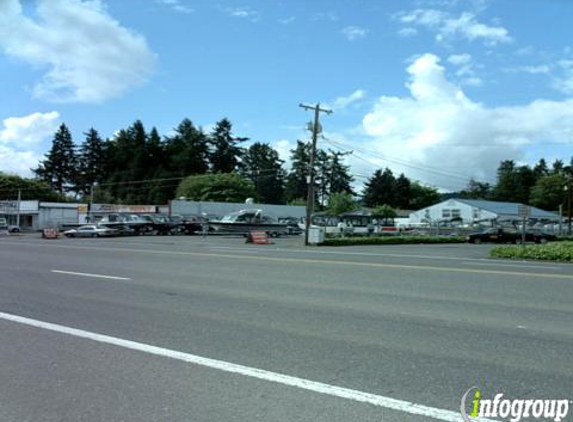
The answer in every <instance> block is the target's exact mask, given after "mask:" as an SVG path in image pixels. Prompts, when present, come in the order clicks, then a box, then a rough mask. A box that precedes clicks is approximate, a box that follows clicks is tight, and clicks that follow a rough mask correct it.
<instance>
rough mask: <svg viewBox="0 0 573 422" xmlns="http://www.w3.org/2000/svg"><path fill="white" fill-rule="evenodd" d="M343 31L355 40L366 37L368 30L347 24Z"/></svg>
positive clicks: (349, 38)
mask: <svg viewBox="0 0 573 422" xmlns="http://www.w3.org/2000/svg"><path fill="white" fill-rule="evenodd" d="M341 32H342V34H343V35H344V36H345V37H346V38H347V39H348V40H349V41H355V40H358V39H360V38H364V37H365V36H366V34H367V32H368V31H367V30H366V29H364V28H361V27H359V26H347V27H346V28H343V29H342V31H341Z"/></svg>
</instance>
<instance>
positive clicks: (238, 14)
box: [225, 7, 260, 22]
mask: <svg viewBox="0 0 573 422" xmlns="http://www.w3.org/2000/svg"><path fill="white" fill-rule="evenodd" d="M225 12H226V13H227V14H229V15H230V16H232V17H234V18H241V19H249V20H250V21H251V22H258V21H259V18H260V17H259V12H257V11H256V10H253V9H251V8H250V7H228V8H226V9H225Z"/></svg>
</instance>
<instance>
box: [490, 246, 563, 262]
mask: <svg viewBox="0 0 573 422" xmlns="http://www.w3.org/2000/svg"><path fill="white" fill-rule="evenodd" d="M490 255H491V257H493V258H509V259H534V260H539V261H560V262H573V242H571V241H563V242H552V243H547V244H545V245H528V246H526V247H525V248H524V247H522V246H497V247H495V248H493V249H492V250H491V252H490Z"/></svg>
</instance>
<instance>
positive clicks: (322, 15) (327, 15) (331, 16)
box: [311, 12, 338, 22]
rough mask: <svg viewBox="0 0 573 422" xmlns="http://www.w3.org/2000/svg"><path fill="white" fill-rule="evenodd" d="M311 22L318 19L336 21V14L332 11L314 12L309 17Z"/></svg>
mask: <svg viewBox="0 0 573 422" xmlns="http://www.w3.org/2000/svg"><path fill="white" fill-rule="evenodd" d="M311 21H313V22H319V21H330V22H337V21H338V15H337V14H336V13H334V12H319V13H315V14H314V16H313V17H312V18H311Z"/></svg>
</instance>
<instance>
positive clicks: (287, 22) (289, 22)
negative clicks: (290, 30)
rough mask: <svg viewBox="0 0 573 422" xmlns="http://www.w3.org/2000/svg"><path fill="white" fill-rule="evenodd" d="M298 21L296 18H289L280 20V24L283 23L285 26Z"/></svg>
mask: <svg viewBox="0 0 573 422" xmlns="http://www.w3.org/2000/svg"><path fill="white" fill-rule="evenodd" d="M295 20H296V17H295V16H289V17H288V18H284V19H279V20H278V22H279V23H282V24H283V25H288V24H291V23H293V22H294V21H295Z"/></svg>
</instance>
